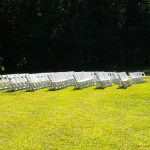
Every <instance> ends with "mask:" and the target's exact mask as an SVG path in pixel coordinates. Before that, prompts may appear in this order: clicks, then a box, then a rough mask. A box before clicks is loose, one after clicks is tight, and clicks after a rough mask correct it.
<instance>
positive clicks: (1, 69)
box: [0, 57, 5, 72]
mask: <svg viewBox="0 0 150 150" xmlns="http://www.w3.org/2000/svg"><path fill="white" fill-rule="evenodd" d="M3 60H4V59H3V58H2V57H0V72H1V71H2V72H3V71H5V67H4V66H3Z"/></svg>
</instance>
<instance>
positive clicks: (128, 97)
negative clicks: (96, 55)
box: [0, 83, 150, 150]
mask: <svg viewBox="0 0 150 150" xmlns="http://www.w3.org/2000/svg"><path fill="white" fill-rule="evenodd" d="M149 147H150V83H143V84H139V85H133V86H131V87H129V88H128V89H126V90H124V89H117V85H114V86H112V87H108V88H106V89H105V90H101V89H99V90H96V89H95V87H89V88H86V89H83V90H73V87H69V88H66V89H63V90H59V91H48V89H42V90H38V91H35V92H23V91H17V92H14V93H11V92H10V93H6V92H3V91H1V92H0V149H18V150H20V149H69V150H70V149H91V150H93V149H131V150H132V149H149Z"/></svg>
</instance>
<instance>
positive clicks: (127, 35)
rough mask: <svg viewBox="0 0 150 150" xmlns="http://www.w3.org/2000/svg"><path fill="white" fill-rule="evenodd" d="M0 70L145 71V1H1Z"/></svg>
mask: <svg viewBox="0 0 150 150" xmlns="http://www.w3.org/2000/svg"><path fill="white" fill-rule="evenodd" d="M0 66H1V67H0V70H1V71H5V73H8V72H42V71H65V70H102V69H105V70H106V69H110V70H116V69H118V68H127V67H128V68H132V67H148V66H150V0H1V1H0Z"/></svg>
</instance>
